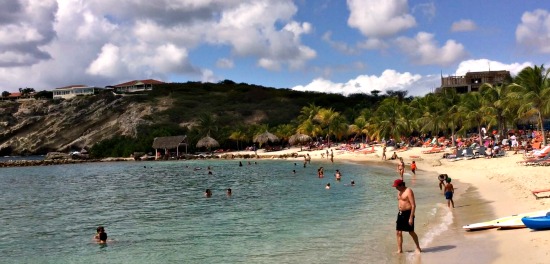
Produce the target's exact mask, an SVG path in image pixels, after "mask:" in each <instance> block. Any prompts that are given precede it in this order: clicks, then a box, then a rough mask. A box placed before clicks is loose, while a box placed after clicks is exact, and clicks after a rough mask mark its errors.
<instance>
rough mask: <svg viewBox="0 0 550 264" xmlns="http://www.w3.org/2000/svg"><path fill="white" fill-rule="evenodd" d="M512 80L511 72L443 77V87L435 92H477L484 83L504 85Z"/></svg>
mask: <svg viewBox="0 0 550 264" xmlns="http://www.w3.org/2000/svg"><path fill="white" fill-rule="evenodd" d="M511 79H512V77H511V76H510V72H509V71H484V72H468V73H466V75H464V76H449V77H443V76H441V87H439V88H437V89H436V90H435V92H436V93H438V92H442V91H443V90H444V89H454V90H455V91H456V92H457V93H469V92H477V91H479V87H480V86H481V85H482V84H484V83H489V84H492V85H502V84H504V83H506V82H507V81H508V80H511Z"/></svg>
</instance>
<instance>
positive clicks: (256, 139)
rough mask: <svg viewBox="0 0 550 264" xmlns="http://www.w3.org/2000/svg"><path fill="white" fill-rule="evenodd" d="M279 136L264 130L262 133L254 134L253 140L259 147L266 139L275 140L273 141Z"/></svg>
mask: <svg viewBox="0 0 550 264" xmlns="http://www.w3.org/2000/svg"><path fill="white" fill-rule="evenodd" d="M278 140H279V138H278V137H277V136H275V135H273V134H271V133H269V132H267V131H265V132H264V133H262V134H258V135H256V136H254V142H258V143H259V144H260V147H261V146H262V144H265V143H267V142H268V141H271V142H275V141H278Z"/></svg>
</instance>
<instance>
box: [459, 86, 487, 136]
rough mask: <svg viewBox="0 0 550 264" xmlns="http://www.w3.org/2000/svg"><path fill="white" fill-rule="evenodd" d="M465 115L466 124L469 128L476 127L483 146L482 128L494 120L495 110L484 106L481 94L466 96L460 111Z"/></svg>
mask: <svg viewBox="0 0 550 264" xmlns="http://www.w3.org/2000/svg"><path fill="white" fill-rule="evenodd" d="M458 110H459V111H460V112H462V113H464V117H465V120H464V121H465V123H466V124H467V125H468V126H467V127H465V128H468V127H476V128H477V131H478V136H479V144H480V145H482V144H483V142H482V137H481V126H482V125H484V124H486V123H488V122H491V121H492V120H494V118H493V113H494V109H492V108H490V107H486V106H484V105H483V99H482V97H481V94H480V93H479V92H471V93H467V94H464V95H463V97H462V100H461V103H460V106H459V109H458Z"/></svg>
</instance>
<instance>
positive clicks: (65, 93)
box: [52, 84, 106, 99]
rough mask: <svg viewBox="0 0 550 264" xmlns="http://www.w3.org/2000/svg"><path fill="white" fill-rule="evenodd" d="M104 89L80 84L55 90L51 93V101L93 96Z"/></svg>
mask: <svg viewBox="0 0 550 264" xmlns="http://www.w3.org/2000/svg"><path fill="white" fill-rule="evenodd" d="M105 89H106V88H101V87H93V86H86V85H82V84H78V85H70V86H65V87H61V88H55V89H54V90H53V91H52V92H53V99H60V98H62V99H70V98H73V97H76V96H78V95H94V94H98V93H99V92H101V91H104V90H105Z"/></svg>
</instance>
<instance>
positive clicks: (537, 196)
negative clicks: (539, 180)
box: [531, 189, 550, 199]
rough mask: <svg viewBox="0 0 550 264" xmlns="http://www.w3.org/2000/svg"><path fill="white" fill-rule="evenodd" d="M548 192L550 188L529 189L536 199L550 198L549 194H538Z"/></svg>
mask: <svg viewBox="0 0 550 264" xmlns="http://www.w3.org/2000/svg"><path fill="white" fill-rule="evenodd" d="M546 192H547V193H550V189H542V190H533V191H531V193H532V194H533V195H534V196H535V197H536V198H537V199H540V198H550V194H548V195H545V196H540V195H539V194H540V193H546Z"/></svg>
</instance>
